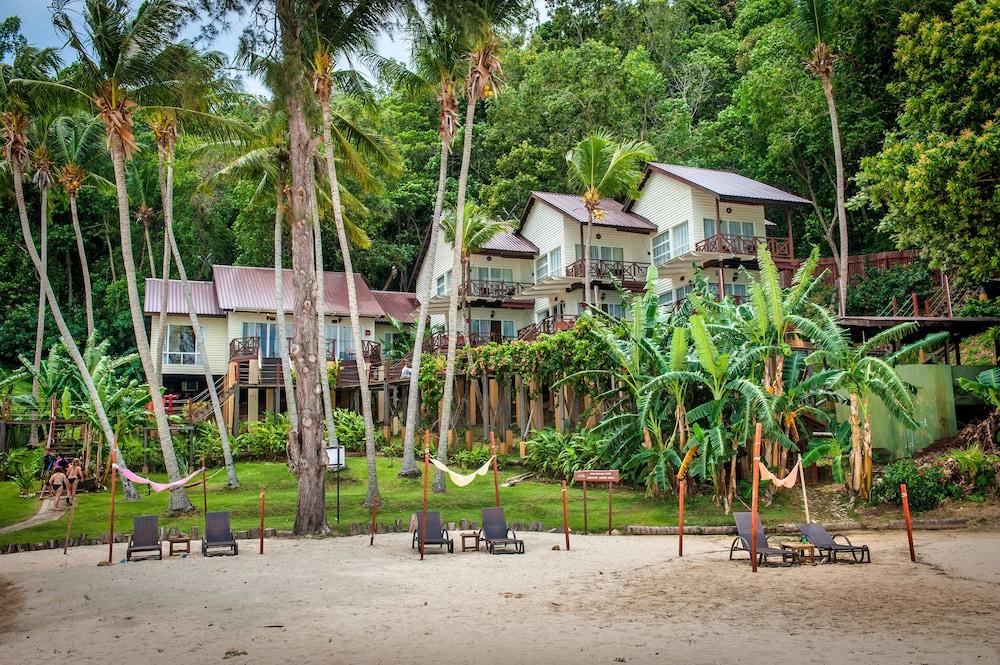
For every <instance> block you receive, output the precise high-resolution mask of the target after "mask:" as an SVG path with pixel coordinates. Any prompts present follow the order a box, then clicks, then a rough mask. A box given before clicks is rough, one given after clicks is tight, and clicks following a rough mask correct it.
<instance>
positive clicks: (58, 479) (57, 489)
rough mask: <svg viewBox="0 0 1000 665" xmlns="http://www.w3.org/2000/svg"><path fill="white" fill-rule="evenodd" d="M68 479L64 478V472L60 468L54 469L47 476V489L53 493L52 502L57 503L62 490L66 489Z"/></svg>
mask: <svg viewBox="0 0 1000 665" xmlns="http://www.w3.org/2000/svg"><path fill="white" fill-rule="evenodd" d="M68 485H69V481H68V480H67V479H66V474H65V473H63V472H62V469H58V468H57V469H55V470H54V471H53V472H52V475H50V476H49V489H51V490H52V492H53V494H54V495H55V496H54V497H53V498H54V504H55V505H57V506H58V505H59V497H61V496H62V493H63V490H64V489H67V487H68Z"/></svg>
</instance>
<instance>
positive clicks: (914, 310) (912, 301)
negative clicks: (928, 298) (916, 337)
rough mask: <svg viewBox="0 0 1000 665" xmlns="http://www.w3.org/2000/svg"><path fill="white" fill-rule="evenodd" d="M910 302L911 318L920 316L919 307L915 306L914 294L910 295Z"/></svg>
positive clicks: (915, 297) (915, 298)
mask: <svg viewBox="0 0 1000 665" xmlns="http://www.w3.org/2000/svg"><path fill="white" fill-rule="evenodd" d="M910 302H911V303H912V304H913V316H920V305H919V304H917V294H916V292H914V293H911V294H910Z"/></svg>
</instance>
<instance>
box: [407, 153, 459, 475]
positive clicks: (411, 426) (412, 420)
mask: <svg viewBox="0 0 1000 665" xmlns="http://www.w3.org/2000/svg"><path fill="white" fill-rule="evenodd" d="M449 152H450V150H449V149H448V141H446V140H445V139H443V138H442V139H441V166H440V168H439V169H438V187H437V195H436V196H435V197H434V214H433V215H432V216H431V233H430V238H429V239H428V246H427V256H425V257H424V265H425V266H427V268H426V270H425V273H424V274H426V275H427V279H425V280H421V281H420V283H419V284H418V285H417V288H418V289H419V293H418V294H417V301H418V302H419V303H420V312H419V314H418V318H417V330H416V334H415V335H414V338H413V366H412V367H411V373H410V388H409V393H408V395H407V401H406V432H405V434H404V436H403V465H402V468H401V469H400V471H399V475H400V476H403V477H406V478H416V477H417V476H419V475H420V469H419V467H417V463H416V459H415V455H414V437H415V435H416V429H417V409H418V407H419V404H420V363H421V360H422V358H423V353H424V335H425V334H426V331H427V319H428V314H427V310H428V308H429V307H430V299H431V286H432V284H431V282H432V281H433V280H432V279H431V277H432V275H431V273H432V272H433V270H434V257H435V255H436V254H437V243H438V236H439V235H440V229H441V213H442V211H443V210H444V191H445V186H446V185H447V181H448V153H449Z"/></svg>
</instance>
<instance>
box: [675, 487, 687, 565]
mask: <svg viewBox="0 0 1000 665" xmlns="http://www.w3.org/2000/svg"><path fill="white" fill-rule="evenodd" d="M686 486H687V480H686V479H684V478H681V479H680V481H679V482H678V483H677V556H679V557H682V556H684V488H685V487H686Z"/></svg>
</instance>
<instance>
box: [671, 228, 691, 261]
mask: <svg viewBox="0 0 1000 665" xmlns="http://www.w3.org/2000/svg"><path fill="white" fill-rule="evenodd" d="M670 234H671V243H670V244H671V245H673V248H674V251H673V256H680V255H681V254H685V253H687V252H688V251H690V249H691V247H690V245H691V237H690V235H689V234H688V223H687V222H684V223H682V224H678V225H677V226H675V227H674V228H672V229H670Z"/></svg>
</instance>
